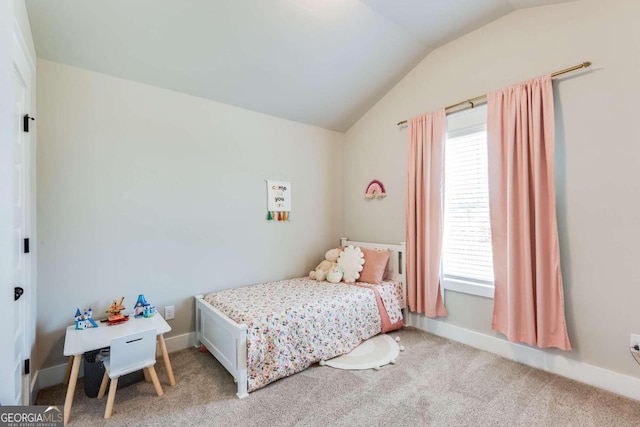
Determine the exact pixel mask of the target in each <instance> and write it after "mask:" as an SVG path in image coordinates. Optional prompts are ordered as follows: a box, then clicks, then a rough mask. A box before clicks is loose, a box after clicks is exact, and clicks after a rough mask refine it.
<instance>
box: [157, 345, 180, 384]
mask: <svg viewBox="0 0 640 427" xmlns="http://www.w3.org/2000/svg"><path fill="white" fill-rule="evenodd" d="M158 341H160V351H161V352H162V358H163V359H164V366H165V368H167V376H168V377H169V385H170V386H171V387H173V386H175V385H176V379H175V377H174V376H173V368H172V367H171V361H170V360H169V352H168V351H167V344H166V343H165V342H164V336H162V335H158Z"/></svg>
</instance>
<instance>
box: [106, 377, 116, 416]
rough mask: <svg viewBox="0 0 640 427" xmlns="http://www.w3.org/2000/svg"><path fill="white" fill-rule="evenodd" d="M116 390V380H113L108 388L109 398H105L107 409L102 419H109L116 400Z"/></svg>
mask: <svg viewBox="0 0 640 427" xmlns="http://www.w3.org/2000/svg"><path fill="white" fill-rule="evenodd" d="M117 389H118V378H113V379H112V380H111V385H110V386H109V397H108V398H107V408H106V409H105V410H104V418H105V419H107V418H111V414H112V413H113V402H114V401H115V400H116V390H117Z"/></svg>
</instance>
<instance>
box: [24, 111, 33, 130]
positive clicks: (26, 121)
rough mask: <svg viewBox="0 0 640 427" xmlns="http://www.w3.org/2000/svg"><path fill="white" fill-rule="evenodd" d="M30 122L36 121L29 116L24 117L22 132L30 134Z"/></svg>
mask: <svg viewBox="0 0 640 427" xmlns="http://www.w3.org/2000/svg"><path fill="white" fill-rule="evenodd" d="M29 120H35V119H34V118H33V117H30V116H29V115H28V114H25V115H24V117H22V130H23V131H25V132H29Z"/></svg>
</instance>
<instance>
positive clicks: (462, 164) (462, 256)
mask: <svg viewBox="0 0 640 427" xmlns="http://www.w3.org/2000/svg"><path fill="white" fill-rule="evenodd" d="M486 118H487V109H486V106H482V107H477V108H474V109H471V110H466V111H462V112H459V113H455V114H452V115H450V116H449V117H448V118H447V139H446V142H445V166H444V170H445V185H444V235H443V242H442V276H443V287H444V288H445V289H449V290H454V291H460V292H466V293H471V294H475V295H481V296H485V297H493V259H492V252H491V225H490V223H489V185H488V165H487V126H486V121H487V119H486Z"/></svg>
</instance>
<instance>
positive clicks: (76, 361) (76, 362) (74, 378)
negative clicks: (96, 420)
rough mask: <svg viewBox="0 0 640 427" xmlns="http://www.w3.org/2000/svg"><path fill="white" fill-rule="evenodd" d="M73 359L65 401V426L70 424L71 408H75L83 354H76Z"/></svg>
mask: <svg viewBox="0 0 640 427" xmlns="http://www.w3.org/2000/svg"><path fill="white" fill-rule="evenodd" d="M71 359H73V367H72V369H71V375H70V376H69V385H68V386H67V397H66V398H65V399H64V425H67V424H68V423H69V417H70V416H71V406H73V394H74V393H75V391H76V383H77V382H78V371H79V370H80V361H81V360H82V355H81V354H76V355H75V356H73V357H72V358H71Z"/></svg>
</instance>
